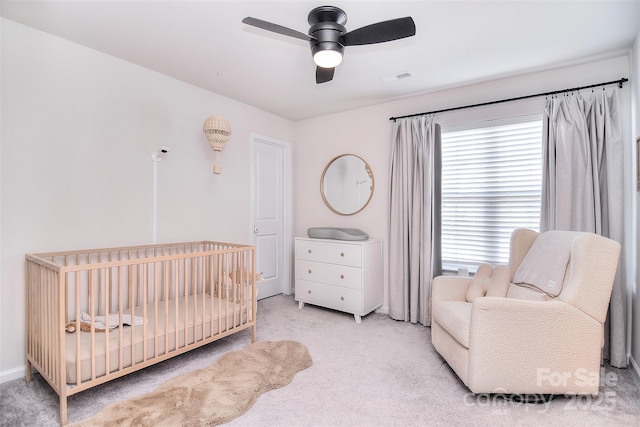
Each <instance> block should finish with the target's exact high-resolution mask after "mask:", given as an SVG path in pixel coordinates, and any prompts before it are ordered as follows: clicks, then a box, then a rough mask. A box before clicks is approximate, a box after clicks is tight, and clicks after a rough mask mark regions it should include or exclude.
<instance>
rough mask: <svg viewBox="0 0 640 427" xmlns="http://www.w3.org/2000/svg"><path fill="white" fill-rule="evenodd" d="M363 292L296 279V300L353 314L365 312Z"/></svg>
mask: <svg viewBox="0 0 640 427" xmlns="http://www.w3.org/2000/svg"><path fill="white" fill-rule="evenodd" d="M361 298H362V292H360V291H357V290H355V289H347V288H342V287H338V286H331V285H326V284H323V283H316V282H309V281H307V280H301V279H296V300H297V301H302V302H306V303H309V304H314V305H319V306H322V307H327V308H332V309H334V310H340V311H344V312H347V313H352V314H364V313H362V312H361V310H362V308H361V307H362V300H361Z"/></svg>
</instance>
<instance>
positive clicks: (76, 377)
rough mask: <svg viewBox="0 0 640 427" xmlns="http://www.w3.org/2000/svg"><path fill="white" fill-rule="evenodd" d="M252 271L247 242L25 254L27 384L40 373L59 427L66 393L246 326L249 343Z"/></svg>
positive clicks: (253, 315) (64, 417)
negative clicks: (56, 403)
mask: <svg viewBox="0 0 640 427" xmlns="http://www.w3.org/2000/svg"><path fill="white" fill-rule="evenodd" d="M255 267H256V256H255V248H254V247H253V246H248V245H236V244H230V243H219V242H209V241H201V242H188V243H176V244H161V245H147V246H135V247H122V248H108V249H96V250H85V251H68V252H55V253H42V254H27V255H26V303H27V340H26V355H27V357H26V359H27V360H26V380H27V382H30V381H31V373H32V367H33V368H35V369H36V370H37V371H38V372H40V374H41V375H42V376H43V377H44V379H45V380H46V381H47V382H48V383H49V384H50V385H51V387H52V388H53V389H54V390H55V392H56V393H58V395H59V397H60V422H61V424H62V425H65V424H66V423H67V397H68V396H71V395H73V394H76V393H79V392H81V391H83V390H87V389H89V388H91V387H94V386H96V385H99V384H102V383H105V382H107V381H110V380H112V379H115V378H118V377H121V376H123V375H126V374H129V373H131V372H134V371H137V370H139V369H143V368H145V367H147V366H150V365H152V364H154V363H158V362H161V361H163V360H166V359H168V358H170V357H173V356H177V355H179V354H182V353H185V352H187V351H189V350H192V349H194V348H196V347H200V346H202V345H205V344H208V343H211V342H213V341H215V340H217V339H220V338H223V337H225V336H228V335H231V334H233V333H236V332H240V331H242V330H244V329H247V328H252V329H253V331H252V337H251V340H252V341H255V340H256V295H257V289H256V274H255V271H256V268H255ZM100 321H104V323H106V324H107V326H106V327H105V326H103V323H100ZM103 328H104V329H103Z"/></svg>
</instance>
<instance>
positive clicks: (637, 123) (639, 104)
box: [630, 34, 640, 375]
mask: <svg viewBox="0 0 640 427" xmlns="http://www.w3.org/2000/svg"><path fill="white" fill-rule="evenodd" d="M631 59H632V60H631V87H632V89H633V90H632V95H631V117H632V121H631V136H632V137H633V139H634V140H635V139H637V138H640V34H638V36H637V37H636V42H635V43H634V45H633V49H632V52H631ZM635 150H637V146H634V152H633V153H634V154H633V155H631V158H632V160H635V159H636V158H637V156H638V155H639V153H637V152H636V151H635ZM634 166H635V168H634V172H633V176H634V177H635V176H637V173H638V171H637V169H636V168H637V166H638V165H637V164H635V165H634ZM633 196H634V197H633V205H632V206H633V207H634V208H635V210H634V212H633V221H632V223H633V224H634V225H635V230H634V232H633V233H631V234H630V235H631V236H635V247H636V257H635V261H636V262H635V265H636V266H637V265H640V248H639V247H638V246H639V245H640V215H638V212H640V205H639V203H640V198H639V197H638V193H637V192H634V193H633ZM634 279H635V280H634V287H633V292H632V294H631V295H630V297H631V298H630V299H631V318H632V329H631V334H632V336H631V342H632V345H631V364H632V366H633V367H634V368H635V370H636V372H637V373H638V375H640V366H639V365H640V292H639V290H640V282H639V280H640V277H639V275H638V273H637V271H636V276H635V278H634Z"/></svg>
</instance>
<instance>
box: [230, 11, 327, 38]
mask: <svg viewBox="0 0 640 427" xmlns="http://www.w3.org/2000/svg"><path fill="white" fill-rule="evenodd" d="M242 22H243V23H244V24H247V25H251V26H253V27H257V28H261V29H263V30H267V31H271V32H273V33H278V34H282V35H283V36H289V37H295V38H296V39H300V40H304V41H306V42H308V41H311V40H314V38H313V37H310V36H309V35H307V34H304V33H301V32H300V31H296V30H292V29H291V28H287V27H283V26H282V25H278V24H274V23H272V22H267V21H263V20H262V19H258V18H252V17H250V16H248V17H246V18H244V19H243V20H242Z"/></svg>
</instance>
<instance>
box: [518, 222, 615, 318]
mask: <svg viewBox="0 0 640 427" xmlns="http://www.w3.org/2000/svg"><path fill="white" fill-rule="evenodd" d="M546 233H554V231H547V232H546ZM564 233H566V232H564ZM538 235H539V234H538V233H537V232H535V231H533V230H527V229H516V230H514V232H513V234H512V235H511V248H510V254H509V269H510V281H511V282H513V279H514V276H515V274H516V271H517V270H518V267H519V266H520V264H521V263H522V261H523V259H524V258H525V256H526V255H527V253H528V252H529V249H530V248H531V246H532V245H533V242H534V241H535V240H536V238H537V237H538ZM619 255H620V244H619V243H618V242H616V241H614V240H611V239H608V238H606V237H603V236H599V235H597V234H593V233H580V232H575V233H573V235H572V240H571V254H570V258H569V263H568V265H567V271H566V273H565V276H564V281H563V284H562V290H561V292H560V294H559V295H558V296H557V297H555V298H553V299H557V300H560V301H564V302H566V303H568V304H571V305H573V306H575V307H576V308H578V309H580V310H582V311H583V312H585V313H587V314H588V315H589V316H591V317H593V318H594V319H596V320H598V321H599V322H601V323H604V321H605V319H606V315H607V309H608V307H609V300H610V298H611V289H612V286H613V280H614V278H615V275H616V270H617V268H618V257H619ZM542 267H543V266H541V268H542Z"/></svg>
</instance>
